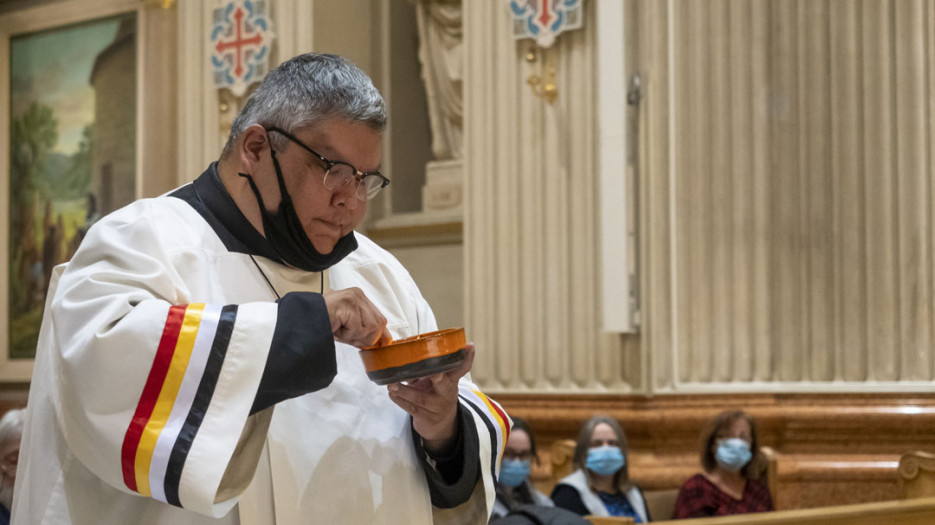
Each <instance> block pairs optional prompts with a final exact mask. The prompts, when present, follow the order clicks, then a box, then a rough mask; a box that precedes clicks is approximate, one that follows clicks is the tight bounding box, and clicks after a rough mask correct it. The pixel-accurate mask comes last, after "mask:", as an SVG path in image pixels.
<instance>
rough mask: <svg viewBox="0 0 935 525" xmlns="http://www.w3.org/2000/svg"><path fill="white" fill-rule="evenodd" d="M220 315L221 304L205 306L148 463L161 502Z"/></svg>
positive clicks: (151, 484) (153, 489)
mask: <svg viewBox="0 0 935 525" xmlns="http://www.w3.org/2000/svg"><path fill="white" fill-rule="evenodd" d="M220 318H221V306H219V305H213V304H207V305H205V309H204V312H203V313H202V314H201V324H200V325H199V326H198V334H197V335H196V336H195V345H194V347H193V348H192V356H191V359H190V360H189V361H188V368H186V369H185V377H184V378H183V379H182V385H181V386H180V387H179V393H178V395H177V396H176V398H175V402H174V403H173V405H172V412H171V413H170V414H169V419H168V420H167V421H166V426H165V427H164V428H163V429H162V433H160V434H159V440H158V441H156V448H155V449H154V450H153V460H152V463H151V464H150V466H149V490H150V493H151V494H152V497H153V498H154V499H157V500H159V501H163V502H164V501H166V492H165V486H164V480H165V477H166V468H167V467H168V465H169V456H170V454H172V448H173V447H174V446H175V441H176V438H177V437H178V435H179V431H180V430H181V429H182V425H184V424H185V420H186V419H187V418H188V412H189V410H190V409H191V407H192V402H193V401H194V399H195V394H196V393H197V392H198V385H199V384H200V383H201V376H202V375H203V374H204V370H205V364H206V363H207V362H208V355H209V354H210V353H211V346H212V344H213V343H214V334H215V333H216V332H217V328H218V322H219V320H220Z"/></svg>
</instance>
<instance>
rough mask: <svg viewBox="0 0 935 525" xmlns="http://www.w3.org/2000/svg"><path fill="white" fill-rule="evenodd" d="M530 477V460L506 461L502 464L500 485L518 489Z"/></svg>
mask: <svg viewBox="0 0 935 525" xmlns="http://www.w3.org/2000/svg"><path fill="white" fill-rule="evenodd" d="M528 477H529V460H528V459H504V460H503V462H501V463H500V483H503V484H504V485H506V486H507V487H518V486H520V485H522V484H523V482H524V481H526V478H528Z"/></svg>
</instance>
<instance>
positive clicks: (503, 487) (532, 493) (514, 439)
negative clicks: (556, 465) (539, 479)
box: [491, 417, 554, 520]
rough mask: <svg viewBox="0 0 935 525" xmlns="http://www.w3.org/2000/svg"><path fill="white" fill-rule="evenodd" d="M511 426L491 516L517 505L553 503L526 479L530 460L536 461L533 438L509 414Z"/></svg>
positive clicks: (526, 429) (518, 419)
mask: <svg viewBox="0 0 935 525" xmlns="http://www.w3.org/2000/svg"><path fill="white" fill-rule="evenodd" d="M512 419H513V427H512V428H511V429H510V437H509V438H508V439H507V442H506V448H505V449H504V451H503V460H502V461H501V462H500V477H499V479H498V480H497V499H496V500H495V501H494V505H493V514H492V515H491V519H492V520H493V519H495V518H499V517H501V516H505V515H507V514H508V513H509V512H510V510H512V509H514V508H516V507H517V506H519V505H527V504H532V505H541V506H544V507H552V506H554V505H553V503H552V500H550V499H549V497H548V496H546V495H545V494H543V493H542V492H539V491H538V490H536V488H535V487H533V485H532V483H530V481H529V470H530V468H531V467H532V462H533V461H535V462H536V463H538V462H539V458H538V456H537V455H536V438H535V437H534V436H533V434H532V430H530V428H529V426H528V425H527V424H526V422H525V421H523V420H522V419H520V418H518V417H513V418H512Z"/></svg>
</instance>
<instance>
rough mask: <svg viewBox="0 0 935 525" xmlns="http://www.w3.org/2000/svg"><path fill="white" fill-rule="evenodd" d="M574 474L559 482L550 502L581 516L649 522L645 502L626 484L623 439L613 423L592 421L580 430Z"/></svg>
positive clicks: (634, 487)
mask: <svg viewBox="0 0 935 525" xmlns="http://www.w3.org/2000/svg"><path fill="white" fill-rule="evenodd" d="M574 465H575V468H576V470H575V471H574V472H572V473H571V474H570V475H568V476H566V477H564V478H562V479H561V480H559V482H558V484H556V485H555V489H554V490H553V491H552V501H553V502H555V505H556V506H557V507H562V508H565V509H568V510H571V511H573V512H576V513H578V514H581V515H583V516H584V515H593V516H628V517H632V518H634V521H635V522H636V523H646V522H648V521H649V514H648V512H647V511H646V500H645V499H644V498H643V493H642V492H641V491H640V489H639V488H638V487H637V486H636V485H634V484H633V483H631V482H630V478H629V475H628V470H627V437H626V435H625V434H624V433H623V429H622V428H621V427H620V423H618V422H617V420H616V419H613V418H610V417H592V418H591V419H589V420H588V421H586V422H585V424H584V426H582V427H581V432H580V433H579V434H578V443H577V445H576V446H575V457H574Z"/></svg>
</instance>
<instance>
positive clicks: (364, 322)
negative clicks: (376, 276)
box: [323, 288, 392, 348]
mask: <svg viewBox="0 0 935 525" xmlns="http://www.w3.org/2000/svg"><path fill="white" fill-rule="evenodd" d="M323 297H324V299H325V306H326V307H327V309H328V318H329V320H330V321H331V331H332V333H334V336H335V338H336V339H337V340H338V341H340V342H342V343H347V344H350V345H354V346H356V347H358V348H363V347H366V346H371V345H373V344H374V342H375V341H377V342H379V341H392V337H391V336H390V333H389V331H388V330H387V329H386V317H384V316H383V314H382V313H381V312H380V311H379V310H378V309H377V307H376V306H374V304H373V303H372V302H370V300H369V299H368V298H367V296H366V295H365V294H364V292H363V291H362V290H361V289H360V288H346V289H343V290H335V291H332V292H327V293H325V294H323Z"/></svg>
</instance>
